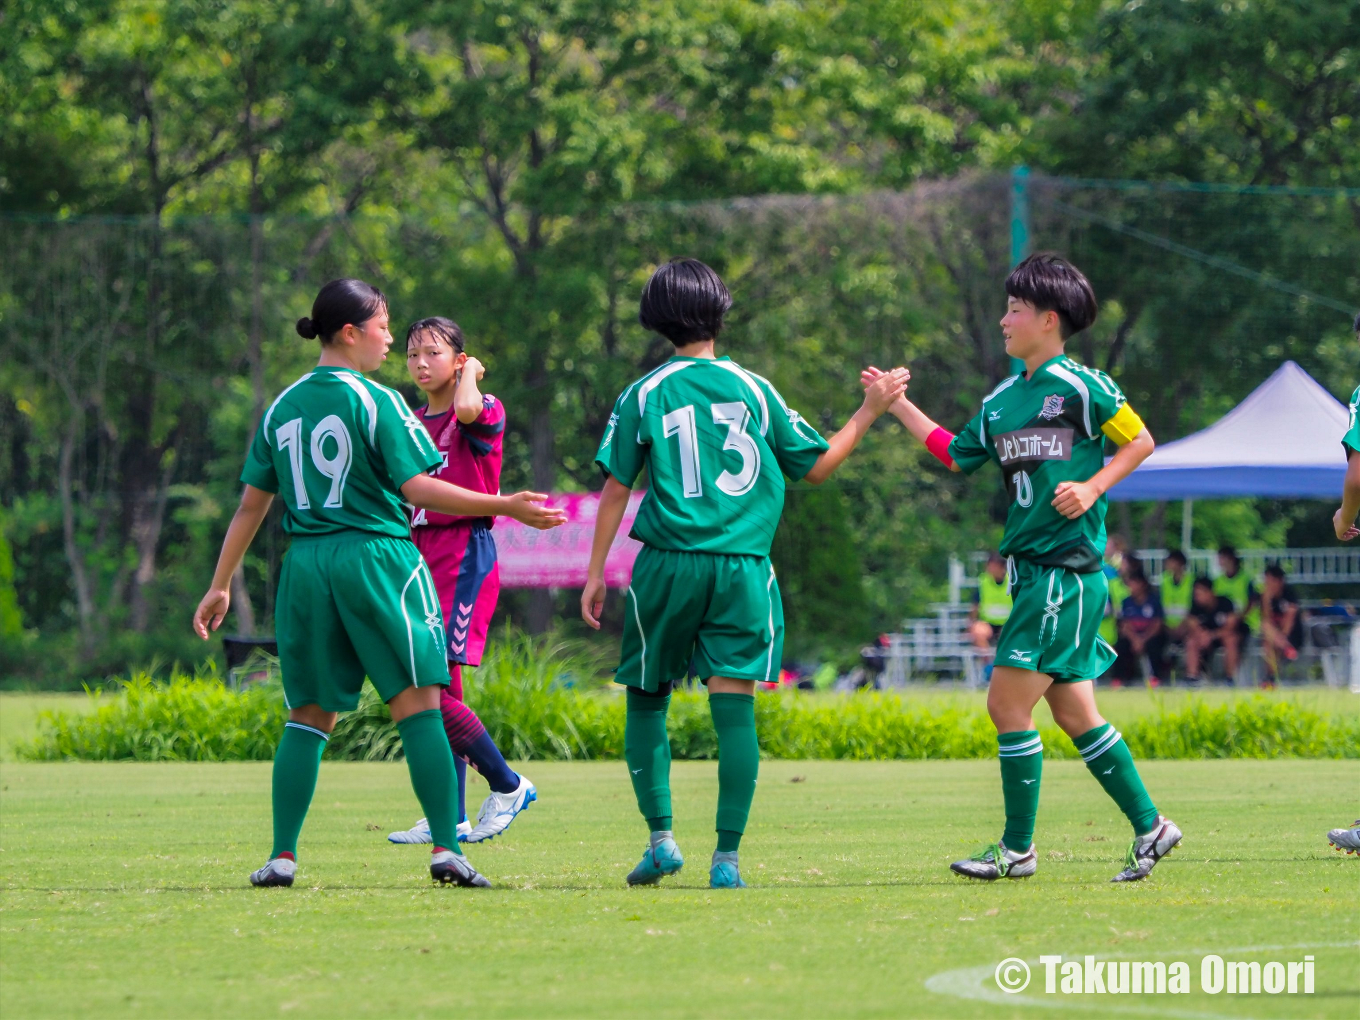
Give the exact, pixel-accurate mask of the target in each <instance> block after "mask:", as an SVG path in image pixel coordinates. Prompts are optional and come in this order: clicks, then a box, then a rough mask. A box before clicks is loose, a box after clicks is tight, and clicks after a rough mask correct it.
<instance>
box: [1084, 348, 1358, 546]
mask: <svg viewBox="0 0 1360 1020" xmlns="http://www.w3.org/2000/svg"><path fill="white" fill-rule="evenodd" d="M1349 420H1350V414H1349V411H1348V410H1347V408H1346V406H1345V405H1344V404H1342V403H1341V402H1340V401H1338V400H1337V399H1336V398H1335V397H1333V396H1332V395H1331V394H1330V393H1328V392H1327V390H1325V389H1324V388H1323V387H1322V386H1321V384H1319V383H1318V381H1317V380H1316V379H1314V378H1313V377H1312V376H1311V375H1309V374H1308V373H1307V372H1305V371H1304V370H1303V369H1302V368H1300V367H1299V366H1298V365H1297V364H1296V363H1295V362H1293V361H1286V362H1285V363H1284V364H1283V365H1281V366H1280V367H1279V368H1278V369H1276V370H1275V372H1274V373H1272V374H1271V376H1270V378H1269V379H1267V380H1266V381H1265V382H1263V383H1262V384H1261V385H1260V386H1258V387H1256V389H1254V390H1253V391H1252V392H1251V395H1250V396H1248V397H1247V399H1246V400H1244V401H1242V403H1240V404H1238V405H1237V406H1236V407H1235V408H1233V409H1232V410H1231V411H1229V412H1228V413H1227V414H1226V415H1224V416H1223V417H1222V418H1221V419H1219V420H1218V421H1217V422H1215V423H1214V424H1213V425H1210V426H1209V427H1208V428H1207V429H1202V430H1201V431H1199V432H1195V433H1193V434H1191V435H1189V436H1186V437H1185V438H1184V439H1177V440H1176V441H1174V442H1170V443H1166V444H1164V445H1161V446H1158V447H1157V449H1156V451H1155V452H1154V453H1153V454H1152V456H1151V457H1149V458H1148V459H1147V460H1146V461H1144V462H1143V464H1142V466H1141V467H1139V468H1138V470H1137V471H1135V472H1134V473H1133V474H1131V475H1130V476H1129V477H1128V478H1126V479H1124V481H1122V482H1120V483H1119V484H1118V485H1116V486H1115V487H1114V488H1113V489H1111V490H1110V492H1109V498H1110V499H1112V500H1135V499H1180V500H1184V501H1186V503H1187V506H1186V511H1187V512H1186V521H1185V525H1186V526H1185V530H1186V531H1187V532H1188V530H1189V528H1188V525H1189V516H1190V514H1189V511H1190V506H1189V505H1188V504H1189V503H1190V501H1191V500H1195V499H1215V498H1223V497H1225V496H1274V497H1284V498H1301V499H1337V500H1340V498H1341V484H1342V480H1343V479H1344V477H1345V474H1346V457H1345V454H1344V453H1343V452H1342V449H1341V437H1342V436H1343V435H1344V434H1345V432H1346V428H1347V426H1348V424H1349ZM1184 537H1186V538H1188V535H1186V536H1184Z"/></svg>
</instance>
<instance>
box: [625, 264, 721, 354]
mask: <svg viewBox="0 0 1360 1020" xmlns="http://www.w3.org/2000/svg"><path fill="white" fill-rule="evenodd" d="M731 307H732V295H731V294H729V293H728V292H727V287H726V285H725V284H724V283H723V282H722V278H721V277H719V276H718V274H717V273H715V272H714V271H713V270H712V269H710V268H709V267H708V266H706V265H704V264H703V263H702V262H700V261H699V260H698V259H687V258H676V259H671V260H670V261H669V262H667V263H666V264H665V265H662V266H658V267H657V269H656V272H654V273H653V274H652V277H651V279H649V280H648V281H647V286H645V287H643V288H642V305H641V307H640V309H639V310H638V322H640V323H642V325H643V328H645V329H650V330H652V331H653V332H654V333H660V334H661V335H662V336H664V337H665V338H666V339H667V340H669V341H670V342H671V343H673V344H675V346H676V347H683V346H684V345H685V344H692V343H695V342H697V341H699V340H716V339H717V338H718V334H719V333H721V332H722V327H723V316H724V315H726V314H727V312H728V309H730V308H731Z"/></svg>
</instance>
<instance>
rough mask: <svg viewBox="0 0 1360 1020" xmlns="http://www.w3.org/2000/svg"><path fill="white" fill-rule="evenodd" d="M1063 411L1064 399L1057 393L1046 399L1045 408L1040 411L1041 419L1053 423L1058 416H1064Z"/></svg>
mask: <svg viewBox="0 0 1360 1020" xmlns="http://www.w3.org/2000/svg"><path fill="white" fill-rule="evenodd" d="M1062 409H1063V398H1062V397H1061V396H1059V395H1058V394H1056V393H1054V394H1051V395H1050V396H1047V397H1044V406H1043V408H1042V409H1041V410H1040V411H1039V417H1040V418H1042V419H1044V421H1052V420H1053V419H1054V418H1056V417H1058V415H1060V414H1062Z"/></svg>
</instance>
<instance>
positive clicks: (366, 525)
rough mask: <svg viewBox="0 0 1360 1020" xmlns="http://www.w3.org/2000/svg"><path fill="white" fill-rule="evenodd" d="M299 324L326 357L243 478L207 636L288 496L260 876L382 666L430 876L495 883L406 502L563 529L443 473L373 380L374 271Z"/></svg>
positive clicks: (381, 312) (531, 503) (328, 293)
mask: <svg viewBox="0 0 1360 1020" xmlns="http://www.w3.org/2000/svg"><path fill="white" fill-rule="evenodd" d="M297 330H298V333H300V334H301V335H302V336H303V337H306V338H309V339H311V338H320V340H321V358H320V360H319V361H318V362H317V367H316V368H315V369H314V370H312V371H311V372H308V373H307V374H306V375H304V376H303V377H302V378H301V379H299V380H297V381H296V382H294V383H293V384H292V385H291V386H289V387H288V388H287V389H285V390H284V391H283V392H282V393H281V394H279V397H278V399H277V400H275V401H274V403H273V404H272V405H270V407H269V410H268V412H267V413H266V414H265V416H264V420H263V421H262V422H261V424H260V427H259V429H258V431H257V432H256V433H255V437H254V440H253V441H252V443H251V446H250V452H249V455H248V456H247V458H246V466H245V469H244V470H243V471H242V474H241V481H242V482H244V483H245V492H244V493H243V494H242V496H241V505H240V507H239V508H238V509H237V511H236V515H235V516H234V517H233V518H232V521H231V525H230V527H228V529H227V534H226V537H225V539H224V540H223V542H222V552H221V556H220V557H219V559H218V562H217V572H216V573H215V574H214V575H213V583H212V586H211V587H210V588H209V589H208V592H207V594H206V595H204V596H203V600H202V601H201V602H200V603H199V606H198V610H197V611H196V612H195V613H194V622H193V625H194V630H195V631H196V632H197V633H198V635H199V637H201V638H203V639H204V640H206V639H207V638H208V634H209V631H211V630H216V629H217V628H218V627H219V626H221V624H222V620H223V618H224V617H225V616H226V614H227V610H228V609H229V608H230V605H231V595H230V591H229V589H230V584H231V576H232V574H233V573H234V572H235V570H236V568H237V567H238V566H239V565H240V563H241V559H242V557H243V556H244V555H245V551H246V549H247V548H248V547H249V545H250V542H251V539H253V538H254V537H255V532H256V531H257V530H259V527H260V523H261V522H262V521H263V520H264V517H265V514H266V513H268V511H269V506H270V504H271V502H272V501H273V499H274V496H275V494H276V493H277V494H279V495H281V496H282V497H283V500H284V504H285V512H284V516H283V528H284V530H285V531H287V532H288V533H289V535H290V536H291V537H292V543H291V546H290V548H289V550H288V556H287V558H286V559H285V561H284V565H283V572H282V575H281V577H280V579H279V596H278V604H277V610H276V619H275V630H276V632H277V635H278V643H279V660H280V663H281V665H282V668H283V692H284V702H285V704H286V705H287V706H288V722H287V724H286V725H285V727H284V731H283V735H282V738H281V739H280V741H279V747H278V751H277V752H276V754H275V757H274V849H273V852H272V853H271V854H270V857H269V861H268V862H267V863H266V864H265V866H264V867H262V868H260V869H259V870H258V871H256V872H254V873H253V874H252V875H251V876H250V881H251V882H252V883H253V884H254V885H265V886H273V885H285V886H286V885H292V884H293V877H294V874H295V872H296V869H297V863H296V862H297V842H298V835H299V833H300V832H301V831H302V823H303V821H304V820H305V818H306V816H307V808H308V807H309V805H310V804H311V800H312V793H313V791H314V790H315V789H316V778H317V771H318V767H319V764H320V761H321V752H322V750H323V749H324V747H325V745H326V741H327V739H328V738H329V735H330V732H331V730H332V729H333V728H334V727H335V720H336V714H337V713H338V712H344V711H350V710H352V709H354V708H355V707H356V706H357V705H358V702H359V691H360V689H361V688H362V686H363V682H364V677H365V676H367V677H368V679H369V680H370V681H371V682H372V684H373V686H374V687H375V688H376V689H377V691H378V693H379V694H380V695H381V696H382V699H383V700H384V701H385V702H386V703H387V707H388V709H389V710H390V711H391V713H392V719H393V721H394V722H396V724H397V729H398V731H399V732H400V733H401V740H402V746H403V748H404V750H405V752H406V763H407V766H408V767H409V769H410V773H411V783H412V785H413V786H414V787H415V792H416V797H417V798H418V799H419V800H420V803H421V806H422V807H424V809H425V814H426V817H427V818H428V819H429V822H430V832H431V835H432V836H433V841H434V849H433V856H432V857H431V862H430V874H431V876H433V877H434V878H435V879H436V880H437V881H440V882H445V883H448V882H456V883H457V884H459V885H464V886H487V885H490V883H489V882H488V881H487V880H486V879H485V878H483V877H482V876H481V875H479V874H478V873H477V872H476V871H475V870H474V869H473V867H472V865H470V864H469V863H468V861H467V858H466V857H464V856H463V855H462V854H461V853H459V852H458V843H457V841H456V837H455V832H454V830H455V825H456V820H457V810H456V807H455V789H456V780H455V778H454V768H453V755H452V752H451V751H450V750H449V742H448V739H447V738H446V737H445V735H444V725H443V720H442V718H441V717H440V714H439V694H440V689H441V688H442V687H444V686H445V685H447V684H448V682H449V671H448V666H447V664H446V662H445V659H444V654H445V644H446V642H445V638H444V621H443V617H442V615H441V613H440V608H439V599H438V595H437V594H436V591H435V586H434V582H433V581H432V580H431V578H430V573H429V569H428V568H427V567H426V566H425V562H424V560H423V559H422V558H421V556H420V553H419V552H418V551H417V550H416V547H415V546H414V545H413V544H412V542H411V537H410V527H409V525H408V522H407V517H406V513H405V511H404V507H403V500H405V501H409V502H410V503H411V504H412V505H414V506H418V507H423V508H425V509H428V510H434V511H438V512H441V513H448V514H476V515H480V516H486V517H491V516H496V515H503V516H508V517H513V518H515V519H516V520H520V521H523V522H524V523H525V524H528V525H530V526H532V527H535V528H551V527H556V526H557V525H559V524H562V523H564V520H565V517H564V515H563V514H562V512H561V511H559V510H550V509H547V508H545V507H543V506H542V505H541V504H542V503H543V501H544V500H545V499H546V498H547V497H546V496H543V495H541V494H539V493H533V492H520V493H516V494H515V495H513V496H493V495H487V494H484V493H475V492H470V491H468V490H466V489H461V488H458V487H456V486H453V485H449V484H448V483H447V482H442V481H439V480H438V479H435V478H432V477H430V475H429V474H427V472H430V471H432V470H434V469H435V468H438V467H441V466H442V464H443V458H442V457H441V456H440V454H439V452H438V450H436V448H435V446H434V443H433V442H431V440H430V437H429V435H428V433H427V432H426V431H425V428H424V426H423V425H421V424H420V422H419V421H418V420H417V419H416V418H415V416H414V415H412V414H411V412H410V411H409V410H408V409H407V407H406V404H405V402H404V401H403V399H402V397H401V395H400V394H398V393H397V392H396V391H394V390H390V389H388V388H387V387H385V386H380V385H378V384H377V383H375V382H373V381H372V380H370V379H367V378H365V377H364V376H363V374H362V373H364V372H372V371H374V370H375V369H376V368H378V366H379V365H381V364H382V362H383V361H384V359H385V358H386V357H387V350H388V348H389V347H391V345H392V335H391V333H389V332H388V328H387V300H386V298H384V297H383V295H382V292H381V291H379V290H377V289H376V288H374V287H372V286H370V285H369V284H367V283H364V282H363V281H361V280H332V281H331V282H330V283H328V284H326V286H324V287H322V288H321V292H320V293H319V294H318V295H317V298H316V302H315V303H314V304H313V306H312V314H311V317H310V318H304V319H301V320H299V322H298V324H297Z"/></svg>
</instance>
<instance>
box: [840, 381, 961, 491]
mask: <svg viewBox="0 0 1360 1020" xmlns="http://www.w3.org/2000/svg"><path fill="white" fill-rule="evenodd" d="M882 375H883V372H882V370H881V369H877V368H874V366H872V365H870V366H869V367H868V368H866V369H865V370H864V371H863V372H861V373H860V375H859V381H860V382H861V383H863V384H864V385H865V386H866V387H867V386H870V385H872V384H873V382H874V381H875V380H876V379H879V378H881V377H882ZM888 413H889V414H891V415H892V416H893V417H894V418H896V419H897V420H898V421H900V422H901V423H902V425H903V426H904V427H905V428H906V430H907V431H908V432H910V433H911V434H912V435H913V436H915V437H916V438H917V439H919V440H920V441H921V442H922V443H924V444H925V447H926V449H927V450H929V451H930V452H931V453H933V454H934V455H935V457H936V459H937V460H939V461H940V463H942V464H944V465H945V467H947V468H949V470H950V471H958V470H960V468H959V466H958V465H957V464H955V463H954V459H953V458H952V457H950V456H949V442H950V440H951V439H953V438H954V435H953V433H952V432H950V431H949V430H948V429H945V428H942V427H941V426H940V425H939V423H937V422H935V421H934V420H932V419H931V418H930V417H929V416H928V415H927V414H926V413H925V412H924V411H922V410H921V409H920V408H919V407H917V406H916V405H915V404H913V403H912V402H911V401H910V400H908V399H907V398H906V395H905V394H903V395H902V396H900V397H898V398H897V399H896V400H895V401H893V404H892V406H891V407H889V408H888Z"/></svg>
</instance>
